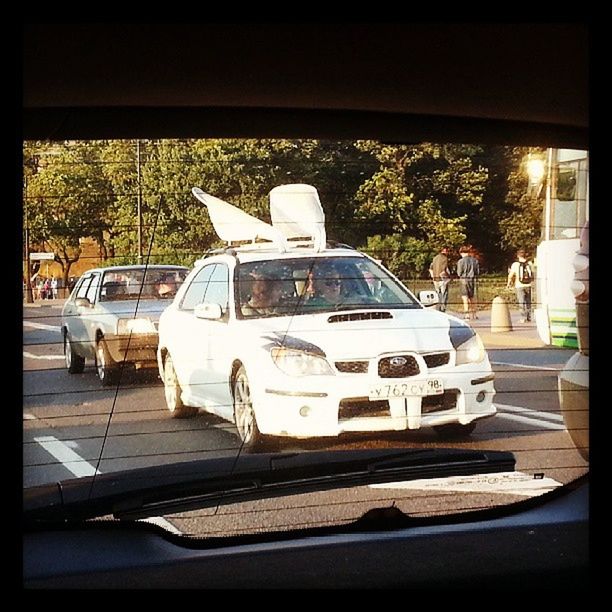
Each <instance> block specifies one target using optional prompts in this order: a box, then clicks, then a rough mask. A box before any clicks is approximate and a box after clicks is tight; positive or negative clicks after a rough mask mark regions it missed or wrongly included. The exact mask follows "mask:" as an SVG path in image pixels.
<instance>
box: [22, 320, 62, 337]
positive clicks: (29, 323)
mask: <svg viewBox="0 0 612 612" xmlns="http://www.w3.org/2000/svg"><path fill="white" fill-rule="evenodd" d="M23 326H24V327H31V328H33V329H44V330H45V331H52V332H56V333H58V334H59V333H61V331H62V330H61V328H60V327H59V326H57V325H47V324H46V323H34V321H24V322H23Z"/></svg>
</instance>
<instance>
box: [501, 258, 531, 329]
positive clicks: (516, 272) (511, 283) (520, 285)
mask: <svg viewBox="0 0 612 612" xmlns="http://www.w3.org/2000/svg"><path fill="white" fill-rule="evenodd" d="M532 283H533V268H532V266H531V264H530V263H529V261H527V254H526V253H525V250H524V249H519V250H518V251H517V252H516V261H515V262H513V264H512V265H511V266H510V270H509V272H508V283H507V284H508V289H511V288H514V291H515V292H516V301H517V302H518V305H519V308H520V310H521V320H520V322H521V323H527V322H528V321H531V285H532Z"/></svg>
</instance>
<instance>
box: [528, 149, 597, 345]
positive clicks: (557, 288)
mask: <svg viewBox="0 0 612 612" xmlns="http://www.w3.org/2000/svg"><path fill="white" fill-rule="evenodd" d="M545 167H546V174H547V176H546V181H545V183H544V184H545V185H546V197H545V201H544V210H543V215H542V234H541V240H540V243H539V245H538V247H537V251H536V269H537V273H536V295H537V304H536V308H535V311H534V315H535V321H536V326H537V330H538V335H539V336H540V339H541V340H542V342H543V343H545V344H547V345H552V346H561V347H568V348H578V335H577V331H576V305H575V297H574V293H573V292H572V290H571V282H572V279H573V278H574V266H573V263H574V258H575V256H576V253H577V252H578V250H579V248H580V232H581V230H582V228H583V227H584V225H585V224H586V222H587V221H588V219H589V180H588V179H589V159H588V152H587V151H581V150H576V149H548V151H547V163H546V166H545Z"/></svg>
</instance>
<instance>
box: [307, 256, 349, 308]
mask: <svg viewBox="0 0 612 612" xmlns="http://www.w3.org/2000/svg"><path fill="white" fill-rule="evenodd" d="M342 301H343V294H342V278H341V277H340V273H339V272H338V270H336V268H334V267H333V266H331V265H323V266H320V267H318V268H315V270H314V295H313V296H312V297H311V298H310V299H309V300H308V302H307V304H306V305H307V306H309V307H311V306H312V307H319V306H335V305H337V304H340V303H341V302H342Z"/></svg>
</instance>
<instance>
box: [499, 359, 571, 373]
mask: <svg viewBox="0 0 612 612" xmlns="http://www.w3.org/2000/svg"><path fill="white" fill-rule="evenodd" d="M491 365H498V366H499V365H501V366H508V367H512V368H527V369H528V370H550V371H551V372H558V371H559V370H561V369H563V366H562V365H559V366H558V367H556V368H553V367H552V366H543V365H526V364H524V363H508V362H507V361H492V362H491Z"/></svg>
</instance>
